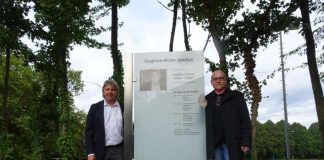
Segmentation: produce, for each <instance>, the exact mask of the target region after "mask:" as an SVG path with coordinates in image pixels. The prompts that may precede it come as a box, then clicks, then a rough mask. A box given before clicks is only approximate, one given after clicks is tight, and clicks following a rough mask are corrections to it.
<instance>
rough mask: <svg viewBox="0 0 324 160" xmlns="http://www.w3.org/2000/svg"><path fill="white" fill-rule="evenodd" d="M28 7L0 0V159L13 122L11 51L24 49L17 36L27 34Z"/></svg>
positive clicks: (28, 23)
mask: <svg viewBox="0 0 324 160" xmlns="http://www.w3.org/2000/svg"><path fill="white" fill-rule="evenodd" d="M28 9H29V7H28V6H27V5H26V2H25V1H14V0H3V1H1V2H0V30H1V33H0V50H1V51H5V55H6V56H5V57H6V58H5V69H4V70H3V73H4V74H3V79H4V82H3V83H4V85H3V89H2V91H3V92H1V93H2V105H1V107H0V110H1V112H0V113H1V114H0V121H1V122H0V130H1V131H0V133H1V136H0V141H1V142H2V143H3V146H4V147H1V151H0V159H2V158H1V157H4V159H5V158H6V157H7V156H8V155H10V149H5V148H6V147H8V146H7V145H9V144H10V143H11V142H10V139H11V138H10V134H11V133H12V132H13V131H12V128H11V126H12V123H14V122H12V118H11V111H10V107H11V106H10V105H9V94H10V92H9V90H10V78H9V77H10V70H11V69H10V67H11V56H12V54H13V53H19V51H20V50H23V49H26V47H25V46H24V44H22V43H21V41H20V40H19V38H20V37H22V36H24V35H25V34H27V32H28V28H30V25H31V24H30V21H29V20H27V19H26V18H25V17H24V15H26V14H27V12H28ZM17 51H18V52H17ZM0 59H2V57H0ZM1 64H2V63H1ZM1 67H2V65H1ZM2 149H5V150H2Z"/></svg>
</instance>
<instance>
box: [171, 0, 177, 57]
mask: <svg viewBox="0 0 324 160" xmlns="http://www.w3.org/2000/svg"><path fill="white" fill-rule="evenodd" d="M178 7H179V1H178V0H174V3H173V20H172V29H171V38H170V44H169V52H173V42H174V35H175V29H176V26H177V17H178Z"/></svg>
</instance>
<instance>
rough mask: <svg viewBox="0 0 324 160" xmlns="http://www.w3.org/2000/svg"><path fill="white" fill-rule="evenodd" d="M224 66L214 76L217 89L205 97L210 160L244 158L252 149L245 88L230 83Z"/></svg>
mask: <svg viewBox="0 0 324 160" xmlns="http://www.w3.org/2000/svg"><path fill="white" fill-rule="evenodd" d="M227 81H228V78H227V76H226V75H225V73H224V72H223V71H221V70H216V71H215V72H213V74H212V76H211V84H212V86H213V88H214V90H213V91H212V92H211V93H209V94H208V95H207V96H206V97H205V98H206V100H207V107H206V137H207V139H206V142H207V143H206V145H207V146H206V147H207V159H208V160H228V159H230V160H240V159H243V157H244V153H247V152H248V151H249V150H250V149H251V121H250V117H249V112H248V109H247V106H246V102H245V100H244V96H243V94H242V93H241V92H238V91H232V90H230V89H229V88H228V87H227Z"/></svg>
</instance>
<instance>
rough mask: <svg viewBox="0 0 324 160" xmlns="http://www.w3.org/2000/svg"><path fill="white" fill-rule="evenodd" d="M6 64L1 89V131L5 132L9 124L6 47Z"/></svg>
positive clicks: (8, 62) (8, 52)
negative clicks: (2, 87)
mask: <svg viewBox="0 0 324 160" xmlns="http://www.w3.org/2000/svg"><path fill="white" fill-rule="evenodd" d="M5 63H6V66H5V70H4V89H3V101H2V106H3V111H2V113H3V131H4V133H7V131H8V129H9V124H10V113H9V105H8V99H9V73H10V49H9V48H6V62H5Z"/></svg>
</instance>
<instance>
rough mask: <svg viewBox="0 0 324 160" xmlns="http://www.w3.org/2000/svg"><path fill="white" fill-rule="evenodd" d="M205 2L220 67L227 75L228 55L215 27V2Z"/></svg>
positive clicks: (209, 0) (208, 0)
mask: <svg viewBox="0 0 324 160" xmlns="http://www.w3.org/2000/svg"><path fill="white" fill-rule="evenodd" d="M203 4H204V8H205V9H206V13H207V18H208V22H209V27H208V30H209V32H210V34H211V37H212V39H213V42H214V46H215V48H216V50H217V53H218V57H219V64H220V68H221V69H222V70H223V71H224V72H225V74H226V75H228V67H227V62H226V56H225V53H224V48H223V44H222V40H221V38H220V37H219V35H217V34H216V33H217V32H216V27H215V20H214V19H213V17H215V15H214V12H213V10H214V3H213V1H211V0H204V1H203ZM228 84H229V81H228Z"/></svg>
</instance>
